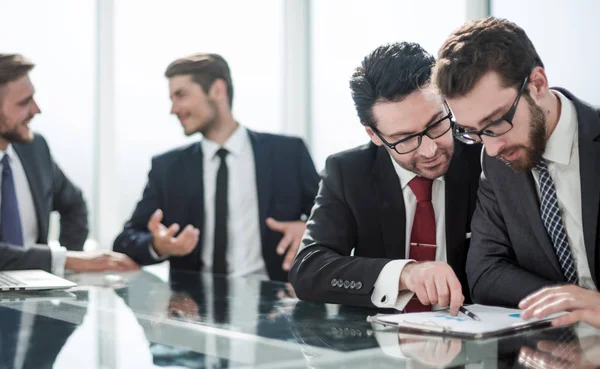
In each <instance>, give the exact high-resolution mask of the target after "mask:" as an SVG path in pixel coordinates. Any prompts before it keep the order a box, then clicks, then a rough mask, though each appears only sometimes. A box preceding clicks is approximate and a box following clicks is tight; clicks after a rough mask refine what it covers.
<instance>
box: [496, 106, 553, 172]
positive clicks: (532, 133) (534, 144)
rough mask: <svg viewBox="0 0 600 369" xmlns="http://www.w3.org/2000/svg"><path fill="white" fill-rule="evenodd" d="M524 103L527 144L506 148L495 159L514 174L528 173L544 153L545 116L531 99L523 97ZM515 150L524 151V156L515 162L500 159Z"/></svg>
mask: <svg viewBox="0 0 600 369" xmlns="http://www.w3.org/2000/svg"><path fill="white" fill-rule="evenodd" d="M524 98H525V101H527V105H528V106H529V116H530V122H529V142H528V143H527V144H526V145H514V146H510V147H506V148H504V149H502V150H501V151H500V152H498V155H496V157H497V158H498V159H500V160H502V161H503V162H504V163H505V164H506V165H508V166H509V167H510V168H512V169H513V170H514V171H516V172H528V171H530V170H531V169H533V167H534V166H535V165H536V164H537V163H538V162H539V161H540V160H541V159H542V155H544V151H546V143H547V142H546V116H545V115H544V111H543V110H542V108H540V107H539V106H538V105H537V104H536V103H535V102H534V101H533V99H532V98H531V97H530V96H528V95H525V96H524ZM515 150H524V151H525V155H523V156H522V157H520V158H518V159H517V160H513V161H508V160H505V159H503V158H502V155H506V154H507V153H512V152H514V151H515Z"/></svg>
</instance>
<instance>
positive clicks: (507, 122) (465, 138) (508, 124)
mask: <svg viewBox="0 0 600 369" xmlns="http://www.w3.org/2000/svg"><path fill="white" fill-rule="evenodd" d="M528 81H529V74H528V75H527V77H525V79H524V80H523V84H522V85H521V88H520V89H519V93H518V94H517V97H516V98H515V101H514V102H513V104H512V105H511V107H510V109H508V111H507V112H506V114H504V115H503V116H502V117H500V118H499V119H496V120H494V121H493V122H491V123H489V124H487V125H486V126H485V127H483V128H482V129H480V130H479V131H474V130H469V129H468V128H465V127H462V126H460V125H459V124H458V123H456V124H454V132H453V136H454V137H456V139H457V140H459V141H461V142H464V143H466V144H468V145H472V144H476V143H480V142H481V141H482V138H481V136H482V135H483V136H488V137H500V136H502V135H503V134H506V133H507V132H508V131H510V130H511V129H512V128H513V118H514V117H515V113H516V111H517V106H518V105H519V100H521V95H522V94H523V91H525V86H527V82H528Z"/></svg>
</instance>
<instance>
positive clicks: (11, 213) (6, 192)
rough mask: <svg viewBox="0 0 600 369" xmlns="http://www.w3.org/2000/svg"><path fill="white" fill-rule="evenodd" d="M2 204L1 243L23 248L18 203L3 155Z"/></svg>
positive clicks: (6, 161)
mask: <svg viewBox="0 0 600 369" xmlns="http://www.w3.org/2000/svg"><path fill="white" fill-rule="evenodd" d="M0 163H1V164H2V202H1V203H0V223H1V224H2V242H6V243H9V244H12V245H17V246H23V228H22V227H21V215H20V214H19V202H18V201H17V192H16V191H15V181H14V180H13V174H12V170H11V168H10V163H9V157H8V155H7V154H4V157H3V158H2V160H0Z"/></svg>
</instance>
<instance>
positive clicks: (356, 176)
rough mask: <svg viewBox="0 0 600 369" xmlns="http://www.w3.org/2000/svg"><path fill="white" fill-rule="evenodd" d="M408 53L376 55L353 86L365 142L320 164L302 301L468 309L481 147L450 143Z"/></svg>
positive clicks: (442, 112)
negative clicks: (322, 166) (467, 266)
mask: <svg viewBox="0 0 600 369" xmlns="http://www.w3.org/2000/svg"><path fill="white" fill-rule="evenodd" d="M434 62H435V60H434V58H433V56H431V55H430V54H429V53H427V52H426V51H425V50H423V48H421V46H419V45H418V44H415V43H408V42H402V43H394V44H391V45H384V46H381V47H379V48H377V49H376V50H375V51H373V52H372V53H371V54H369V55H368V56H367V57H365V59H364V60H363V62H362V64H361V65H360V66H359V67H358V68H357V69H356V71H355V73H354V75H353V76H352V79H351V80H350V89H351V91H352V97H353V99H354V104H355V107H356V110H357V113H358V117H359V119H360V121H361V123H362V124H363V125H364V126H365V131H366V133H367V134H368V136H369V138H370V139H371V142H370V143H369V144H367V145H364V146H360V147H358V148H355V149H352V150H349V151H346V152H342V153H339V154H335V155H333V156H331V157H329V158H328V159H327V163H326V167H325V170H324V173H323V175H322V181H321V184H320V187H319V193H318V194H317V198H316V199H315V206H314V207H313V209H312V213H311V217H310V218H309V220H308V223H307V230H306V233H305V235H304V238H303V241H302V243H303V245H302V249H301V251H300V253H299V254H298V256H297V257H296V259H295V260H294V264H293V265H292V270H291V271H290V282H292V285H293V286H294V289H295V291H296V294H297V295H298V297H299V298H301V299H303V300H310V301H320V302H328V303H337V304H347V305H355V306H364V307H378V308H395V309H397V310H404V311H427V310H430V309H431V308H432V306H433V305H438V306H440V307H448V306H449V307H450V311H451V313H452V314H454V315H456V314H457V313H458V309H459V307H460V306H461V304H462V303H463V302H464V301H465V300H466V301H468V300H469V295H468V288H467V283H466V275H465V260H466V253H467V249H468V246H469V234H470V228H469V225H470V221H471V215H472V213H473V211H474V209H475V201H476V193H477V186H478V179H479V175H480V172H481V169H480V164H479V157H480V152H481V148H478V147H473V146H467V145H464V144H461V143H455V142H454V140H453V138H452V133H451V127H452V122H453V117H452V112H451V111H450V110H449V108H448V105H447V104H446V103H445V101H444V100H443V99H442V98H441V96H440V95H439V94H437V93H436V92H435V91H434V90H432V89H431V88H430V87H429V85H430V77H431V67H432V65H433V64H434Z"/></svg>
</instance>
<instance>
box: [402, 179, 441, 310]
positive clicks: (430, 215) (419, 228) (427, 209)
mask: <svg viewBox="0 0 600 369" xmlns="http://www.w3.org/2000/svg"><path fill="white" fill-rule="evenodd" d="M408 186H409V187H410V189H411V190H412V192H413V193H414V194H415V196H416V198H417V207H416V209H415V218H414V221H413V226H412V231H411V232H410V251H409V254H408V258H409V259H413V260H416V261H435V253H436V249H437V247H436V237H435V232H436V229H435V212H434V211H433V203H432V202H431V190H432V187H433V180H431V179H427V178H423V177H415V178H413V179H412V180H411V181H410V182H408ZM404 311H405V312H411V313H413V312H420V311H431V306H427V305H423V304H421V303H420V302H419V299H418V298H417V296H416V295H415V296H413V298H412V299H411V300H410V302H409V303H408V305H406V308H405V309H404Z"/></svg>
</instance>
